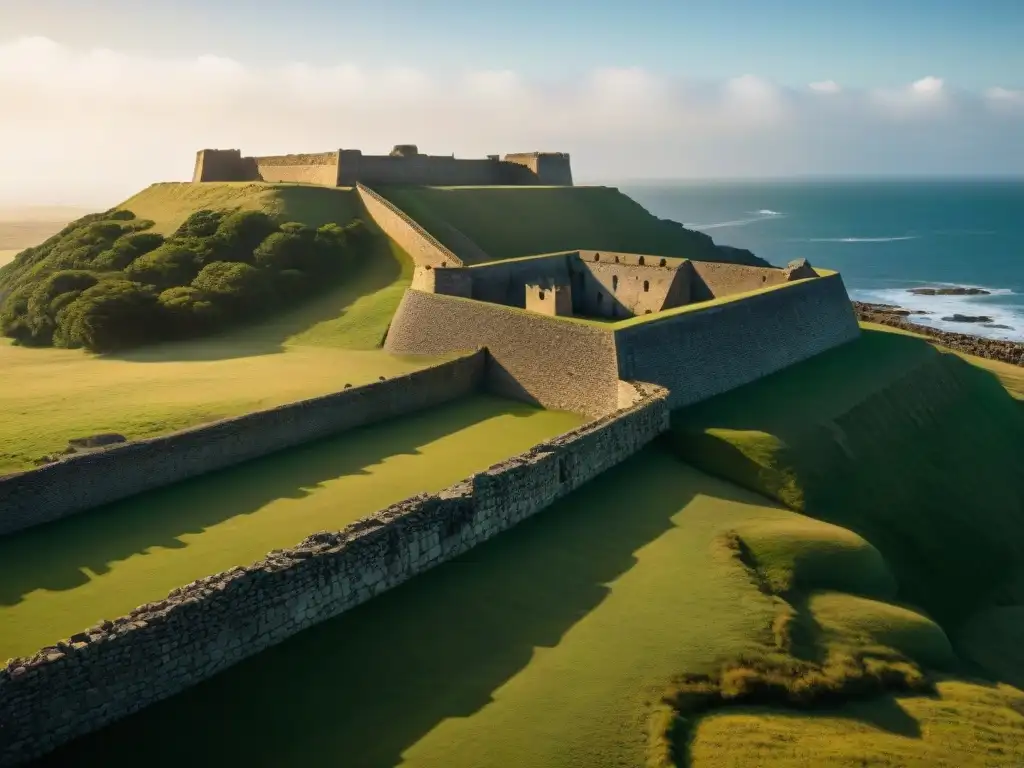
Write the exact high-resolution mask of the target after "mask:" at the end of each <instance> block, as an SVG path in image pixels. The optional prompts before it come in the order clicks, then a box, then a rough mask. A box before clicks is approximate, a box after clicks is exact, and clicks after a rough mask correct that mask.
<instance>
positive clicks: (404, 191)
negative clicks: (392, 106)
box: [377, 187, 764, 264]
mask: <svg viewBox="0 0 1024 768" xmlns="http://www.w3.org/2000/svg"><path fill="white" fill-rule="evenodd" d="M377 191H378V192H380V193H381V194H382V195H384V196H385V197H387V198H388V199H389V200H391V201H392V202H393V203H395V205H397V206H398V207H399V208H401V209H402V210H403V211H405V212H406V213H407V214H409V216H411V217H412V218H413V219H415V220H416V221H417V222H419V223H420V225H422V226H423V227H424V228H425V229H426V230H427V231H428V232H430V233H431V234H432V235H434V236H435V237H436V238H437V239H438V240H440V241H441V242H442V243H444V244H445V245H447V246H448V247H449V248H451V249H452V250H453V251H454V252H455V253H456V254H459V253H460V251H459V238H458V237H457V236H454V237H453V235H452V231H451V228H452V227H454V228H455V229H456V230H457V231H458V232H459V233H461V234H462V235H465V236H466V237H468V238H469V239H470V240H472V241H473V242H475V243H476V244H477V245H478V246H480V248H482V249H483V250H484V251H486V252H487V253H488V254H489V255H490V256H492V257H493V258H494V259H496V260H497V259H511V258H516V257H519V256H528V255H532V254H538V253H552V252H555V251H569V250H575V249H598V250H608V251H623V252H627V253H650V254H657V255H660V256H680V257H688V258H693V259H707V260H718V261H732V260H739V259H741V258H746V259H747V260H749V263H754V264H764V262H763V261H762V260H760V259H757V258H756V257H753V255H752V254H750V253H749V252H747V251H729V252H727V253H726V252H723V251H720V250H718V248H717V247H716V246H715V244H714V242H713V241H712V240H711V238H710V237H708V236H707V235H705V234H703V233H700V232H694V231H691V230H688V229H684V228H683V226H682V225H680V224H676V223H675V222H671V221H667V220H665V219H659V218H657V217H656V216H654V215H653V214H651V213H650V212H648V211H647V210H646V209H645V208H644V207H643V206H641V205H640V204H639V203H637V202H636V201H635V200H633V199H631V198H629V197H627V196H626V195H624V194H623V193H622V192H620V191H619V190H617V189H614V188H612V187H381V188H380V189H378V190H377Z"/></svg>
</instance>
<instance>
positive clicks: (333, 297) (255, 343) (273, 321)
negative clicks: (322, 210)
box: [102, 236, 410, 363]
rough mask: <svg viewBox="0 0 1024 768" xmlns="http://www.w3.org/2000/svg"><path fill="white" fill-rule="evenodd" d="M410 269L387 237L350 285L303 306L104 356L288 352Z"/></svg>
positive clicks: (179, 357)
mask: <svg viewBox="0 0 1024 768" xmlns="http://www.w3.org/2000/svg"><path fill="white" fill-rule="evenodd" d="M409 269H410V267H409V266H408V265H407V264H405V263H403V260H402V257H401V256H399V255H397V254H396V253H394V252H393V251H392V249H391V248H390V246H389V244H388V242H387V241H386V240H385V238H384V237H383V236H377V237H376V238H375V242H374V248H373V251H372V253H371V255H370V257H369V258H368V259H367V260H366V263H365V264H363V265H362V266H361V267H359V268H357V269H356V270H354V271H353V273H352V274H350V275H346V276H345V277H344V278H342V279H343V280H344V282H343V283H342V284H341V285H338V286H335V287H333V288H329V289H326V290H324V291H323V292H322V293H320V294H318V295H316V296H312V297H310V298H309V299H308V300H307V301H306V302H305V303H303V304H302V305H300V306H298V307H295V308H292V309H288V310H284V311H282V312H280V313H278V314H274V315H271V316H270V317H267V318H265V319H262V320H259V321H255V322H253V323H252V324H250V325H244V326H239V327H236V328H229V329H225V330H224V331H222V332H219V333H217V334H214V335H213V336H208V337H203V338H197V339H190V340H187V341H176V342H168V343H165V344H154V345H152V346H146V347H141V348H139V349H133V350H129V351H126V352H119V353H111V354H108V355H103V356H102V357H103V358H106V359H113V360H126V361H130V362H136V363H166V362H181V361H199V360H227V359H230V358H236V357H252V356H254V355H270V354H275V353H279V352H283V351H284V343H285V342H286V341H287V340H288V339H289V338H291V337H292V336H295V335H296V334H299V333H302V332H303V331H307V330H309V329H310V328H312V327H314V326H316V325H318V324H319V323H323V322H326V321H329V320H335V319H337V318H339V317H342V316H344V315H345V313H346V312H348V311H350V310H351V307H352V305H353V304H354V303H355V302H356V301H358V300H359V299H360V298H363V297H364V296H367V295H369V294H373V293H376V292H377V291H382V290H384V289H386V288H388V287H389V286H391V285H393V284H394V283H395V282H396V281H398V280H399V279H400V278H401V277H403V276H404V275H405V274H406V273H408V272H409ZM399 297H400V295H399ZM396 305H397V299H396ZM389 321H390V316H388V317H381V318H380V319H379V324H380V331H379V333H378V334H377V336H378V337H380V338H381V339H382V340H383V336H384V332H385V331H386V329H387V323H388V322H389Z"/></svg>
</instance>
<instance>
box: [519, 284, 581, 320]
mask: <svg viewBox="0 0 1024 768" xmlns="http://www.w3.org/2000/svg"><path fill="white" fill-rule="evenodd" d="M526 309H528V310H529V311H530V312H537V313H538V314H541V315H551V316H553V317H572V288H571V287H570V285H569V284H568V283H556V282H555V281H554V280H550V279H549V280H537V281H534V282H528V283H527V284H526Z"/></svg>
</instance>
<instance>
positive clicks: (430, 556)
mask: <svg viewBox="0 0 1024 768" xmlns="http://www.w3.org/2000/svg"><path fill="white" fill-rule="evenodd" d="M633 395H634V396H633V397H632V398H629V399H632V400H634V401H635V402H634V404H632V405H630V406H629V407H627V408H625V409H623V410H620V411H618V412H616V413H614V414H612V415H609V416H607V417H605V418H603V419H600V420H598V421H595V422H592V423H590V424H587V425H585V426H584V427H581V428H579V429H577V430H575V431H573V432H570V433H567V434H565V435H563V436H561V437H558V438H556V439H554V440H551V441H549V442H547V443H544V444H541V445H538V446H536V447H534V448H533V449H531V450H530V451H528V452H526V453H524V454H522V455H520V456H517V457H515V458H513V459H511V460H509V461H506V462H503V463H502V464H498V465H496V466H494V467H492V468H491V469H489V470H487V471H485V472H482V473H480V474H477V475H475V476H473V477H472V478H470V479H468V480H466V481H463V482H462V483H459V484H457V485H454V486H452V487H450V488H448V489H446V490H444V491H442V492H440V493H438V494H437V495H430V496H428V495H422V496H418V497H414V498H412V499H408V500H406V501H404V502H401V503H399V504H395V505H393V506H391V507H389V508H388V509H385V510H383V511H381V512H379V513H377V514H376V515H374V516H372V517H370V518H367V519H364V520H362V521H359V522H357V523H354V524H352V525H350V526H348V527H347V528H346V529H344V530H343V531H340V532H337V533H328V532H323V533H318V534H314V535H312V536H310V537H308V538H307V539H306V540H304V541H303V542H302V543H300V544H299V545H298V546H297V547H295V548H293V549H289V550H282V551H275V552H271V553H270V554H269V555H268V556H267V557H266V558H265V559H264V560H261V561H260V562H257V563H254V564H252V565H250V566H248V567H238V568H235V569H233V570H231V571H228V572H225V573H220V574H217V575H215V576H210V577H209V578H205V579H202V580H199V581H196V582H193V583H192V584H189V585H187V586H184V587H181V588H179V589H176V590H174V591H173V592H171V593H170V595H168V597H167V599H166V600H162V601H159V602H156V603H150V604H147V605H144V606H141V607H140V608H138V609H136V610H135V611H134V612H133V613H131V614H129V615H128V616H124V617H121V618H119V619H116V620H114V621H104V622H102V623H101V624H99V625H97V626H95V627H93V628H91V629H89V630H87V631H84V632H82V633H79V634H78V635H75V636H74V637H72V638H70V639H69V640H68V641H66V642H61V643H59V644H57V645H54V646H52V647H49V648H45V649H43V650H42V651H40V652H39V653H38V654H36V655H35V656H34V657H32V658H23V659H14V660H12V661H11V662H9V663H8V664H7V666H6V667H5V668H4V669H2V670H0V766H10V765H15V764H17V763H19V762H23V761H25V760H29V759H32V758H35V757H38V756H40V755H42V754H45V753H46V752H48V751H50V750H52V749H53V748H55V747H56V746H58V745H60V744H61V743H64V742H66V741H69V740H70V739H72V738H74V737H76V736H80V735H83V734H85V733H88V732H90V731H94V730H96V729H98V728H101V727H102V726H104V725H106V724H108V723H110V722H113V721H114V720H118V719H120V718H122V717H125V716H126V715H129V714H131V713H132V712H135V711H137V710H140V709H142V708H143V707H146V706H149V705H150V704H153V703H154V702H157V701H159V700H161V699H164V698H167V697H168V696H172V695H173V694H175V693H178V692H180V691H182V690H184V689H186V688H188V687H190V686H193V685H195V684H197V683H199V682H200V681H202V680H204V679H206V678H208V677H210V676H212V675H214V674H216V673H218V672H220V671H222V670H224V669H226V668H227V667H229V666H231V665H233V664H236V663H238V662H239V661H242V660H243V659H245V658H246V657H248V656H252V655H254V654H256V653H259V652H260V651H262V650H264V649H266V648H268V647H270V646H272V645H275V644H277V643H280V642H281V641H283V640H285V639H286V638H288V637H290V636H291V635H294V634H296V633H297V632H301V631H302V630H304V629H306V628H308V627H311V626H313V625H315V624H318V623H320V622H322V621H325V620H327V619H330V618H333V617H335V616H338V615H339V614H341V613H343V612H345V611H347V610H350V609H352V608H353V607H355V606H357V605H359V604H361V603H363V602H365V601H367V600H369V599H370V598H372V597H373V596H375V595H378V594H380V593H381V592H384V591H385V590H388V589H391V588H392V587H395V586H397V585H398V584H401V583H402V582H404V581H405V580H407V579H409V578H410V577H412V576H415V575H416V574H419V573H422V572H424V571H426V570H428V569H430V568H432V567H434V566H435V565H438V564H440V563H443V562H445V561H447V560H450V559H452V558H454V557H456V556H458V555H460V554H462V553H463V552H466V551H467V550H469V549H471V548H472V547H474V546H476V545H477V544H480V543H481V542H483V541H486V540H487V539H490V538H492V537H493V536H495V535H497V534H498V533H500V532H501V531H504V530H506V529H508V528H510V527H512V526H514V525H516V524H517V523H519V522H520V521H522V520H524V519H526V518H528V517H530V516H531V515H533V514H536V513H537V512H539V511H541V510H543V509H544V508H545V507H547V506H549V505H550V504H552V503H553V502H554V501H556V500H557V499H559V498H561V497H563V496H565V495H567V494H569V493H571V492H572V491H573V490H575V489H577V488H579V487H580V486H581V485H583V484H584V483H586V482H587V481H588V480H591V479H592V478H594V477H596V476H597V475H599V474H601V473H602V472H604V471H606V470H608V469H609V468H611V467H612V466H614V465H616V464H618V463H619V462H621V461H623V460H624V459H626V458H628V457H629V456H631V455H632V454H633V453H635V452H636V451H637V450H639V449H640V448H641V447H643V446H644V445H645V444H646V443H648V442H650V441H651V440H653V439H654V438H655V437H656V436H657V435H659V434H660V433H662V432H663V431H664V430H666V429H667V428H668V410H667V408H666V403H665V393H664V391H663V390H661V389H660V388H658V387H651V386H647V385H635V386H633Z"/></svg>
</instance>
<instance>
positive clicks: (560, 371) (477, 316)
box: [384, 289, 619, 416]
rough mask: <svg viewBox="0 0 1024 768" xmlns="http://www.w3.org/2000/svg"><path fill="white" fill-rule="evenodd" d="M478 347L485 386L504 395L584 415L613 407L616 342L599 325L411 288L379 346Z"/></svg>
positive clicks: (411, 349) (405, 349)
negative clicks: (485, 355) (484, 358)
mask: <svg viewBox="0 0 1024 768" xmlns="http://www.w3.org/2000/svg"><path fill="white" fill-rule="evenodd" d="M524 298H525V297H524ZM484 346H486V347H487V351H488V361H487V372H486V379H487V385H488V388H489V389H492V390H493V391H495V392H498V393H500V394H503V395H505V396H506V397H512V398H515V399H518V400H525V401H526V402H532V403H537V404H539V405H542V406H544V407H545V408H550V409H554V410H560V411H573V412H575V413H581V414H585V415H588V416H599V415H602V414H605V413H608V412H609V411H611V410H614V409H615V408H616V406H617V404H618V397H617V391H618V390H617V387H618V380H619V375H618V370H617V361H616V355H615V340H614V337H613V334H612V332H611V331H610V330H608V329H605V328H601V327H598V326H593V325H588V324H586V323H581V322H574V321H572V320H563V319H559V318H554V317H547V316H544V315H538V314H535V313H533V312H527V311H526V310H525V309H517V308H513V307H506V306H500V305H497V304H489V303H486V302H482V301H473V300H470V299H463V298H458V297H455V296H443V295H441V294H435V293H425V292H422V291H417V290H414V289H410V290H408V291H406V292H405V296H404V297H403V298H402V302H401V304H399V306H398V311H397V312H395V316H394V318H393V319H392V321H391V328H390V330H389V331H388V337H387V340H386V341H385V343H384V348H385V349H387V350H388V351H389V352H393V353H396V354H448V353H451V352H459V351H463V350H471V349H477V348H479V347H484Z"/></svg>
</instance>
